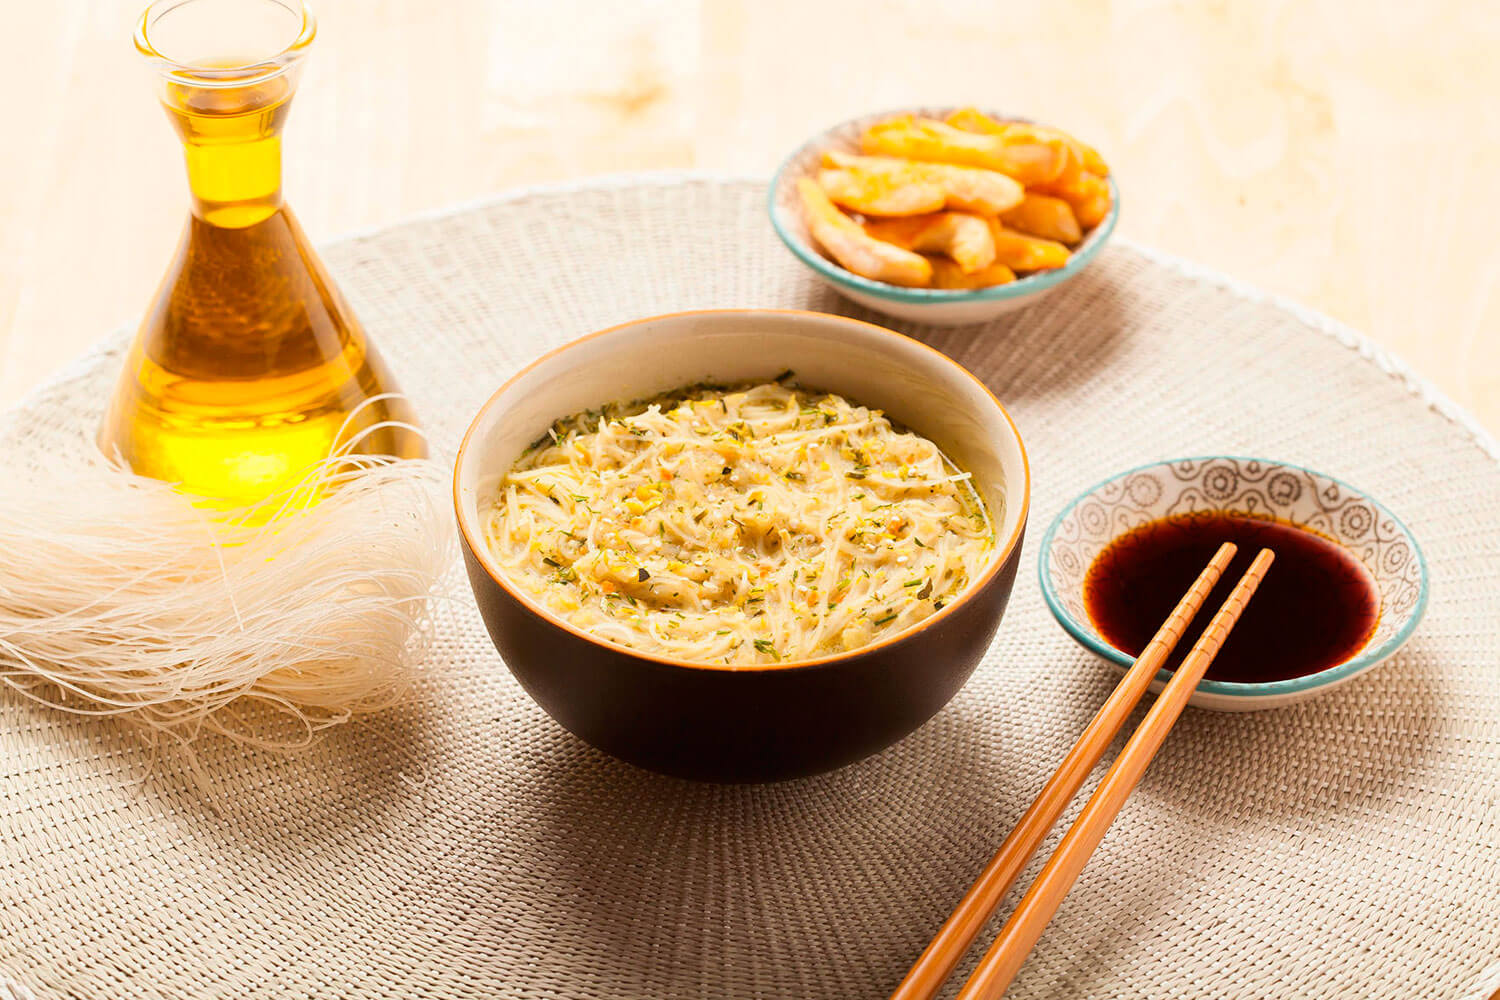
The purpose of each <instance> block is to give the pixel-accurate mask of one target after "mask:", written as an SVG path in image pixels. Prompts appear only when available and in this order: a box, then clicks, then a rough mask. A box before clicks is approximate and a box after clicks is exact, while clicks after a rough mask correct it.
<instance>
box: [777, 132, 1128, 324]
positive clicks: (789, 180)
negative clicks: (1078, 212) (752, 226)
mask: <svg viewBox="0 0 1500 1000" xmlns="http://www.w3.org/2000/svg"><path fill="white" fill-rule="evenodd" d="M957 110H959V109H958V107H957V106H942V107H920V108H902V109H899V110H893V111H880V112H875V113H873V114H868V115H862V116H860V117H858V118H852V119H850V120H849V121H846V122H842V123H840V124H838V125H835V126H833V127H832V128H829V129H826V130H825V131H823V132H820V133H819V134H818V135H816V136H814V137H813V138H811V139H809V140H808V141H807V142H806V143H804V144H803V145H802V146H801V147H800V148H799V149H798V150H797V151H796V152H794V153H793V154H792V155H791V156H789V157H788V158H787V159H786V160H785V161H784V162H783V163H782V164H781V166H780V167H779V168H778V169H777V171H776V175H775V177H774V178H773V179H772V181H771V188H770V194H769V198H768V206H767V207H768V210H769V212H770V216H771V226H772V228H774V229H775V230H776V235H777V236H779V237H780V238H781V242H782V243H784V244H786V247H787V249H788V250H790V251H791V252H792V253H793V254H794V255H795V256H796V258H797V259H798V260H800V261H801V262H802V263H803V264H806V265H807V267H808V268H809V269H811V270H812V272H813V273H814V274H816V275H817V276H818V277H819V278H821V279H822V280H823V282H824V283H825V284H827V285H828V286H829V287H830V288H832V289H833V290H834V291H836V292H838V293H839V294H841V295H843V296H845V297H846V298H849V299H851V300H853V301H854V302H856V303H858V304H860V305H862V306H865V307H867V308H870V309H874V310H876V311H877V312H882V313H885V314H886V315H888V316H894V317H896V318H898V319H905V320H911V321H912V322H915V323H925V324H928V325H930V326H964V325H968V324H977V323H987V322H989V321H990V320H992V319H995V318H996V317H998V316H1002V315H1004V314H1005V313H1008V312H1012V311H1014V310H1017V309H1021V308H1023V307H1025V306H1029V305H1034V304H1035V303H1037V302H1039V301H1040V300H1041V299H1042V298H1043V297H1045V296H1046V295H1047V293H1048V292H1050V291H1052V290H1053V289H1054V288H1057V287H1058V286H1059V285H1061V284H1063V283H1064V282H1067V281H1071V280H1072V279H1073V278H1075V277H1077V275H1078V274H1079V273H1080V272H1081V271H1082V270H1083V269H1084V268H1086V267H1088V265H1089V262H1090V261H1092V260H1093V259H1094V258H1095V257H1096V256H1098V254H1099V250H1100V249H1101V248H1102V247H1103V246H1104V244H1105V243H1106V242H1107V241H1108V240H1109V237H1110V234H1111V233H1113V232H1114V229H1115V223H1116V222H1118V221H1119V218H1120V189H1119V186H1118V185H1117V184H1116V183H1115V178H1114V176H1113V174H1111V175H1110V176H1109V177H1107V178H1105V180H1106V181H1107V183H1108V184H1109V190H1110V209H1109V214H1108V215H1107V216H1105V218H1104V220H1103V221H1102V222H1100V223H1099V224H1098V225H1097V226H1095V227H1094V228H1093V229H1092V230H1091V231H1090V232H1089V233H1088V235H1087V236H1086V237H1085V238H1084V240H1083V242H1082V243H1080V244H1078V245H1077V246H1076V247H1074V248H1073V253H1072V256H1071V257H1070V259H1069V260H1068V262H1067V264H1066V265H1064V266H1063V267H1060V268H1057V269H1055V270H1051V271H1038V272H1035V273H1033V274H1030V275H1028V276H1026V277H1021V278H1018V279H1017V280H1015V281H1011V282H1008V283H1006V284H1003V285H995V286H992V287H989V288H978V289H973V290H952V289H942V288H905V287H902V286H901V285H892V284H887V283H885V282H883V281H875V280H872V279H870V278H866V277H863V276H861V275H858V274H855V273H853V272H852V271H848V270H845V269H844V268H843V267H840V266H839V265H838V263H837V262H835V261H833V260H832V259H830V258H829V257H827V256H825V255H824V254H823V253H822V252H821V251H820V250H819V249H818V247H817V246H816V245H815V244H814V243H813V241H812V238H811V236H810V235H809V233H808V226H807V218H806V216H805V214H804V212H803V209H802V205H801V202H800V200H799V197H798V194H797V181H798V180H799V179H801V178H804V177H809V176H815V175H816V174H817V172H818V168H819V166H820V164H821V161H822V157H823V154H824V153H825V152H826V151H830V150H831V151H836V152H847V153H857V152H859V137H860V135H861V133H863V132H864V131H865V129H867V128H868V127H869V126H871V125H873V124H875V123H876V122H880V121H883V120H885V119H889V118H892V117H894V116H896V115H902V114H912V115H916V116H918V117H925V118H945V117H946V116H948V115H949V114H951V113H952V112H954V111H957ZM990 116H991V117H993V118H996V119H1001V120H1006V121H1021V122H1030V121H1031V120H1030V119H1027V118H1020V117H1018V116H1015V115H1005V114H1000V113H996V112H991V113H990Z"/></svg>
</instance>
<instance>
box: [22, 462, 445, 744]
mask: <svg viewBox="0 0 1500 1000" xmlns="http://www.w3.org/2000/svg"><path fill="white" fill-rule="evenodd" d="M445 481H446V474H445V473H444V472H443V470H442V469H441V467H440V466H438V465H437V464H436V463H433V462H430V461H427V460H414V459H403V460H391V459H376V458H371V457H368V456H345V457H336V458H330V459H328V460H326V461H325V462H323V463H321V464H320V465H319V466H316V467H314V468H313V469H311V470H310V471H309V473H308V475H307V477H306V478H305V479H304V480H303V482H302V483H301V484H300V485H299V486H297V487H294V488H293V489H292V490H288V491H287V492H286V493H283V494H278V495H277V496H274V497H271V498H268V499H267V500H265V501H263V502H262V503H261V504H258V505H255V507H252V508H245V509H243V510H240V511H235V512H232V513H231V514H228V515H224V514H219V513H215V514H213V515H210V513H208V512H206V511H204V510H202V509H200V508H198V507H195V506H194V505H193V504H192V502H191V501H190V500H189V498H187V497H185V496H184V495H183V494H181V493H179V492H177V491H176V490H174V489H173V488H172V487H170V486H168V485H166V484H163V483H160V482H157V481H156V480H152V479H146V478H143V477H140V476H136V475H132V474H130V473H128V472H123V471H121V470H120V469H118V468H115V467H114V466H112V465H110V464H109V463H108V462H106V461H105V460H104V459H103V458H102V456H100V457H98V458H96V459H93V460H84V461H82V462H80V461H79V460H78V458H77V456H76V455H74V456H71V458H70V460H68V461H51V462H49V461H47V460H45V459H41V460H38V461H33V462H31V463H29V464H28V463H26V462H21V463H19V467H18V466H17V465H12V467H11V469H10V470H8V471H7V474H6V476H5V477H4V478H3V479H0V553H3V554H4V555H3V558H0V683H3V684H4V685H5V686H6V687H8V688H10V689H11V690H13V691H16V692H19V693H21V694H23V695H25V696H26V697H29V698H32V699H34V700H36V701H38V702H41V703H43V704H46V705H49V706H52V707H54V708H57V709H61V710H63V711H67V712H74V713H79V714H86V715H95V716H113V717H117V718H119V719H121V720H123V721H126V722H129V723H132V724H135V725H138V726H140V727H142V729H143V731H144V732H145V734H146V735H147V737H148V738H149V739H150V740H152V741H153V742H160V741H162V740H163V739H165V740H167V741H169V742H172V743H175V744H177V745H179V746H182V747H187V746H188V744H190V743H191V741H192V740H193V739H195V738H196V737H198V736H199V735H201V734H203V733H218V734H221V735H223V736H226V737H228V738H230V739H233V740H235V741H237V742H241V743H246V744H250V745H254V746H258V747H264V748H269V749H282V750H291V749H296V748H298V747H301V746H305V745H307V744H308V743H310V742H311V741H312V740H313V739H314V738H315V736H316V735H317V734H318V733H319V732H320V731H321V730H324V729H327V728H328V727H330V726H333V725H336V724H338V723H340V722H344V721H347V720H349V719H352V718H355V717H357V716H361V715H366V714H369V713H372V712H378V711H380V710H382V709H384V708H387V707H389V706H391V705H393V704H395V703H396V702H398V701H399V700H400V699H401V698H402V697H403V695H405V694H406V692H407V691H408V689H409V688H410V686H411V684H412V681H413V677H414V667H415V665H416V664H417V663H419V662H420V660H421V657H422V653H423V651H424V648H425V644H426V642H427V639H428V634H429V631H430V617H429V613H430V603H431V601H432V599H433V598H434V597H436V596H438V594H439V591H440V588H441V587H442V586H443V583H442V580H443V577H444V574H445V570H446V569H447V567H448V565H449V564H450V562H451V561H452V556H453V541H452V537H451V532H450V528H449V517H448V514H447V511H446V508H445V506H444V504H443V503H442V501H441V497H442V493H443V489H442V487H443V484H444V482H445ZM309 489H316V490H318V491H319V495H320V497H321V499H320V500H319V502H318V503H316V504H313V505H311V506H310V507H307V508H306V509H294V508H295V507H296V505H297V504H298V501H299V499H304V500H305V498H306V497H307V496H308V495H309V494H308V492H307V491H308V490H309ZM267 505H270V508H269V509H271V510H280V509H281V508H285V510H284V511H283V512H282V513H281V516H279V517H276V518H273V519H271V520H269V521H266V518H265V514H266V513H267V512H268V507H267Z"/></svg>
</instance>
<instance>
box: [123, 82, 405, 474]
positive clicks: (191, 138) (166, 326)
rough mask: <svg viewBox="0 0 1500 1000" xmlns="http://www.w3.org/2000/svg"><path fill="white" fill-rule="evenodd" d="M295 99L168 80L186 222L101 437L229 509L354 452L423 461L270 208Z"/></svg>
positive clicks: (371, 357)
mask: <svg viewBox="0 0 1500 1000" xmlns="http://www.w3.org/2000/svg"><path fill="white" fill-rule="evenodd" d="M291 91H292V87H291V84H290V83H289V81H288V80H287V79H286V78H285V77H277V78H273V79H271V80H267V81H262V82H258V83H255V84H253V85H250V86H244V87H235V86H227V87H226V86H222V85H220V86H212V87H210V86H204V87H198V86H194V85H192V84H191V83H182V82H169V83H168V84H167V86H166V89H165V91H164V94H163V103H164V104H165V106H166V109H167V112H168V114H169V117H170V118H171V119H172V121H173V124H174V125H175V126H176V128H177V131H178V134H179V135H180V136H181V138H182V141H183V147H184V153H185V158H186V161H187V168H188V181H189V184H190V186H191V188H192V193H193V209H194V210H193V215H192V217H191V218H190V219H189V220H188V225H187V228H186V230H185V231H184V233H183V237H182V240H181V243H180V244H179V246H178V250H177V255H176V257H175V259H174V260H173V262H172V264H171V266H170V267H169V268H168V271H167V274H166V276H165V278H164V279H163V281H162V285H161V288H160V289H159V290H158V292H157V295H156V299H155V301H154V303H153V304H152V306H151V308H150V310H149V311H148V312H147V314H146V317H145V319H144V320H143V321H142V323H141V326H140V329H139V331H138V332H137V335H136V338H135V342H134V343H133V345H132V347H131V349H130V353H129V356H128V358H127V360H126V365H125V371H124V372H123V373H122V377H121V380H120V383H119V385H118V387H117V389H116V391H115V394H114V397H113V398H112V400H111V402H110V406H109V411H108V413H107V414H106V416H105V422H104V425H103V428H102V430H101V433H100V444H101V446H102V447H103V448H104V450H105V451H106V452H107V453H110V454H115V453H118V454H119V455H120V456H122V457H123V458H124V459H125V460H126V461H127V462H128V463H129V464H130V466H131V467H132V468H133V469H134V470H135V471H137V472H139V473H141V474H143V475H148V476H152V477H155V478H158V479H163V480H167V481H169V482H175V483H179V484H181V485H182V487H183V488H184V489H186V490H187V491H189V492H192V493H195V494H198V495H200V496H203V497H207V498H214V499H217V500H222V501H225V502H229V503H243V502H247V501H252V500H257V499H260V498H261V497H263V496H265V495H267V494H268V493H271V492H275V491H276V490H279V489H282V488H285V487H287V486H290V485H292V484H294V483H296V482H297V481H298V480H299V479H300V478H301V477H302V475H303V474H304V473H305V471H306V469H307V467H308V466H309V465H311V464H312V463H314V462H317V461H318V460H320V459H322V458H324V457H326V456H327V455H329V454H330V453H331V452H333V451H334V450H336V449H338V448H340V447H341V446H343V445H344V444H346V443H347V442H349V441H351V440H356V439H357V441H358V443H357V446H356V447H355V448H354V450H355V451H358V452H360V453H369V454H387V455H396V456H403V457H408V456H416V455H421V454H423V453H424V447H423V444H422V441H421V437H420V435H419V434H418V433H416V432H414V431H412V430H410V429H407V428H404V427H400V426H385V427H379V428H377V429H375V430H374V431H373V432H370V433H365V432H366V431H367V430H368V429H369V428H372V427H376V425H380V424H392V425H395V424H412V423H413V418H412V416H411V413H410V411H409V409H408V407H407V405H406V403H405V402H404V400H400V399H396V398H379V397H384V396H385V395H386V394H388V393H392V392H394V391H396V386H395V383H394V381H393V380H392V379H391V377H390V375H389V373H388V372H387V371H386V369H385V366H384V365H383V364H382V362H381V361H380V359H379V357H378V356H377V355H376V354H375V352H374V350H373V348H371V346H370V344H369V342H368V340H367V339H366V337H365V334H364V332H363V330H362V329H361V328H360V326H359V323H358V321H357V320H356V319H355V318H354V314H353V313H352V311H351V310H350V309H349V308H348V306H347V305H346V304H345V302H344V301H343V299H342V297H341V296H340V295H339V292H338V290H337V288H336V287H335V286H334V284H333V281H332V279H331V278H330V276H329V275H328V273H327V271H326V269H325V268H324V267H323V264H322V263H321V261H319V260H318V257H317V255H316V254H315V253H314V251H313V249H312V246H311V245H310V243H309V242H308V240H307V237H306V236H305V235H304V234H303V232H302V229H301V227H300V226H298V225H297V222H296V219H295V218H294V217H293V216H292V214H291V212H290V211H289V210H288V209H287V208H286V207H285V206H284V205H283V204H282V200H281V136H280V130H281V126H282V123H283V122H284V121H285V118H286V111H287V106H288V102H289V100H290V97H291Z"/></svg>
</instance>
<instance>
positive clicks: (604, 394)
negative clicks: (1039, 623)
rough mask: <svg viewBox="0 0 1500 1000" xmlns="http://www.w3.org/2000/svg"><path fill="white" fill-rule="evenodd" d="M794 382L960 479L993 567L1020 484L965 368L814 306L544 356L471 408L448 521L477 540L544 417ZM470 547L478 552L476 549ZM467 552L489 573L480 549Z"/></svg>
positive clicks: (741, 314) (659, 329)
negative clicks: (911, 440) (868, 415)
mask: <svg viewBox="0 0 1500 1000" xmlns="http://www.w3.org/2000/svg"><path fill="white" fill-rule="evenodd" d="M787 369H791V370H792V371H793V372H794V373H795V381H796V382H797V383H798V384H801V385H804V386H808V387H810V388H815V389H821V390H824V391H827V392H833V393H838V394H839V395H842V396H845V397H847V398H848V399H850V400H852V401H854V402H857V403H861V404H864V405H866V406H871V407H877V408H879V409H882V410H884V411H885V412H886V413H887V414H889V415H890V416H891V417H892V418H893V419H895V420H898V421H900V422H901V423H903V424H905V425H906V426H908V427H909V428H911V429H912V430H914V431H916V432H918V433H920V434H922V435H924V436H926V437H928V438H930V439H931V440H932V441H934V442H936V443H937V444H938V446H939V447H941V448H943V450H944V451H946V452H947V453H948V455H949V457H951V458H952V459H953V460H954V461H955V462H957V463H958V465H959V466H960V467H961V468H963V469H965V470H967V471H968V472H970V473H972V474H973V476H974V483H975V486H976V488H977V489H978V490H979V492H980V495H981V496H982V497H983V498H984V500H985V502H986V503H987V504H988V506H989V509H990V514H991V516H992V517H993V518H994V519H995V522H996V524H995V535H996V541H997V545H996V551H995V553H994V555H993V557H992V562H991V563H990V564H986V567H985V572H986V573H987V572H988V571H989V569H990V566H991V565H992V564H993V562H994V561H998V560H999V559H1000V558H1001V557H1002V556H1003V555H1004V554H1005V553H1004V550H1005V548H1006V543H1007V542H1008V540H1009V539H1011V537H1012V536H1013V535H1014V534H1015V532H1016V530H1017V529H1018V527H1019V526H1020V524H1021V519H1022V518H1023V517H1024V516H1025V511H1026V507H1027V498H1028V493H1029V490H1030V479H1029V475H1028V471H1027V468H1026V459H1025V454H1024V452H1023V450H1022V447H1021V441H1020V438H1019V437H1018V436H1017V433H1016V431H1015V428H1014V427H1013V426H1012V424H1011V423H1010V420H1009V418H1008V417H1007V416H1006V414H1005V412H1004V411H1003V410H1002V409H1001V408H1000V407H999V406H997V405H996V403H995V400H994V398H993V397H992V396H991V395H990V394H989V392H988V390H986V389H985V388H984V387H983V386H982V385H981V384H980V383H979V382H978V381H976V380H975V379H974V377H973V376H971V375H970V374H969V373H968V372H966V371H964V369H962V368H961V367H959V366H958V365H957V364H955V363H954V362H953V361H950V360H949V359H948V358H946V357H944V356H943V355H941V354H939V353H938V352H937V351H935V350H933V349H932V348H930V347H927V346H926V345H924V344H922V343H920V342H918V341H915V340H910V339H908V338H906V337H902V336H900V335H899V334H895V333H892V332H891V331H889V330H885V329H883V328H881V327H877V326H873V325H871V324H868V323H861V322H859V321H856V320H850V319H845V318H843V317H839V316H828V315H824V314H821V313H797V312H778V311H774V310H726V311H713V312H701V313H676V314H673V315H669V316H662V317H657V318H652V319H644V320H639V321H636V322H634V323H629V324H626V325H624V326H620V327H615V328H613V329H610V330H607V331H604V332H602V333H599V334H595V335H594V336H592V337H586V338H584V339H582V340H578V341H574V342H573V343H571V344H569V345H567V346H565V347H563V348H562V349H560V350H558V351H556V352H554V353H552V354H549V355H547V356H545V357H543V358H542V359H541V360H540V361H538V362H536V363H535V364H534V365H532V366H531V367H530V368H528V369H526V370H524V371H523V372H521V373H520V374H519V375H517V376H516V377H515V378H514V379H513V380H512V381H511V382H510V383H509V384H508V385H507V386H506V387H505V388H504V389H503V390H502V391H501V392H499V393H497V394H496V395H495V396H494V397H493V398H491V399H490V401H489V402H488V403H486V404H485V405H484V407H483V408H482V409H481V410H480V412H479V415H478V416H477V417H476V418H475V421H474V424H473V426H472V428H471V429H470V431H469V435H468V437H467V438H466V440H465V444H464V447H463V449H462V450H461V452H460V454H459V458H458V466H457V469H456V472H455V477H456V478H455V495H456V499H457V504H458V516H459V519H460V522H461V524H462V525H463V527H464V529H465V531H466V533H467V534H468V537H469V538H471V539H474V540H476V541H477V540H479V539H482V538H483V537H484V532H483V530H482V527H481V520H480V505H481V503H482V502H483V501H485V500H486V499H487V498H488V497H490V496H491V495H493V492H494V490H495V487H496V485H497V484H498V482H499V480H500V477H501V476H503V475H504V474H505V472H506V471H507V470H509V468H510V467H511V465H512V464H513V463H514V462H515V461H516V459H517V458H518V457H520V454H521V452H522V451H523V450H524V449H525V448H526V446H527V445H529V444H530V443H531V442H533V441H535V440H536V439H537V438H538V437H540V436H541V435H543V434H545V433H546V431H547V428H548V427H549V426H550V425H551V424H552V422H553V421H554V420H557V419H558V418H559V417H565V416H568V415H569V414H573V413H577V412H579V411H582V410H588V409H595V408H598V407H599V406H601V405H603V404H605V403H611V402H629V401H631V400H636V399H642V398H646V397H650V396H654V395H657V394H659V393H663V392H668V391H670V390H673V389H678V388H681V387H683V386H686V385H690V384H692V383H694V382H699V381H705V380H707V381H715V382H741V381H746V380H752V379H761V380H768V379H772V378H775V377H776V376H777V375H779V374H781V373H782V372H784V371H786V370H787ZM476 548H482V546H476ZM478 555H479V556H480V558H481V559H482V560H485V561H486V564H487V566H488V568H489V569H490V571H491V572H492V573H495V574H496V575H498V572H499V571H498V568H497V567H496V566H495V564H494V563H493V562H492V561H489V557H488V553H486V552H482V551H481V552H479V553H478Z"/></svg>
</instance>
